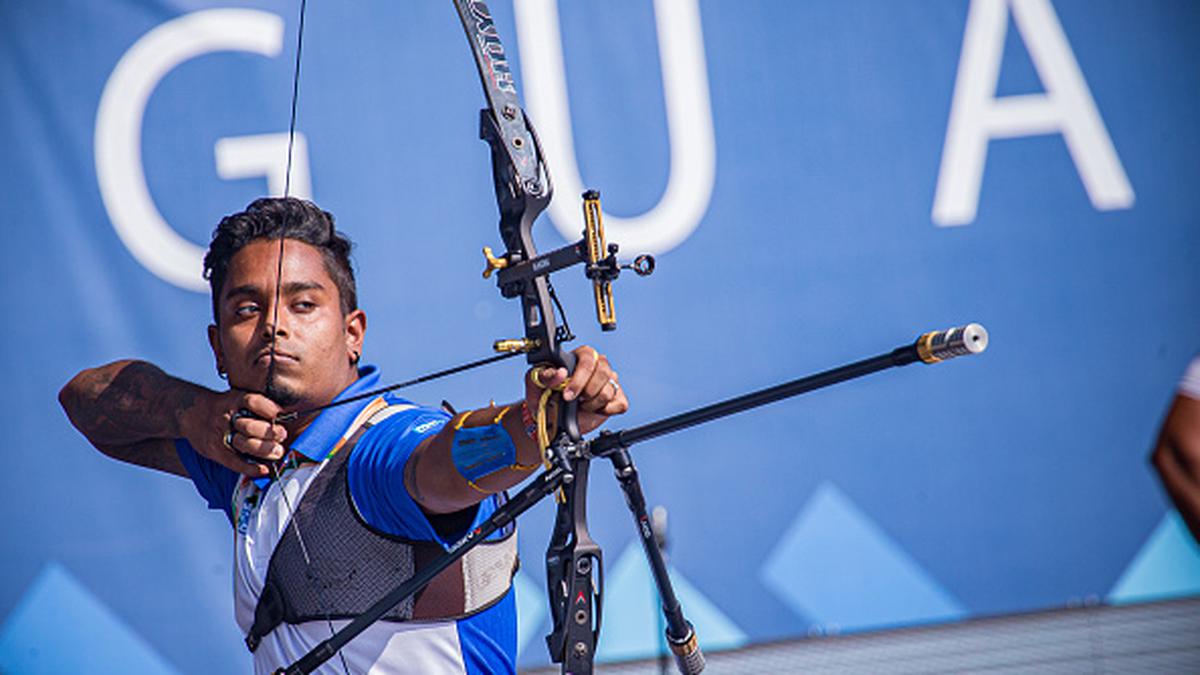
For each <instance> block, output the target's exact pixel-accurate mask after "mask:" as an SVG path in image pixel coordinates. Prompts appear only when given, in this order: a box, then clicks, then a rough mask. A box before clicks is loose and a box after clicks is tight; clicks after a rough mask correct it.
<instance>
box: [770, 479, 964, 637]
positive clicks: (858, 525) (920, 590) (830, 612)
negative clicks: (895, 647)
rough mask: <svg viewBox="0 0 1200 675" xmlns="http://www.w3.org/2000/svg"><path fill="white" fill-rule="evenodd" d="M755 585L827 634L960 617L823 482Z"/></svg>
mask: <svg viewBox="0 0 1200 675" xmlns="http://www.w3.org/2000/svg"><path fill="white" fill-rule="evenodd" d="M762 580H763V582H764V583H765V584H766V585H767V586H768V587H769V588H771V589H773V590H774V591H775V592H776V593H778V594H779V597H780V598H781V599H782V600H783V601H784V602H785V603H786V604H787V605H788V606H789V607H790V608H791V609H792V610H793V611H795V612H796V613H797V614H799V615H800V616H803V617H806V618H807V619H809V620H810V621H812V622H813V623H814V625H813V626H812V628H815V629H820V630H824V631H827V632H840V631H856V630H864V629H867V628H881V627H885V626H896V625H904V624H913V623H928V622H933V621H948V620H953V619H958V618H961V617H963V616H964V615H965V613H966V612H965V610H964V609H963V607H962V606H961V605H960V604H959V602H958V601H957V600H956V599H955V598H954V597H953V596H952V595H951V594H950V593H949V592H947V591H946V589H944V588H943V587H942V586H941V584H939V583H938V582H937V580H936V579H934V578H933V577H932V576H930V575H929V574H928V573H927V572H926V571H925V570H924V569H922V568H921V566H920V565H919V564H918V563H917V561H915V560H913V558H912V556H910V555H909V554H908V553H906V552H905V551H904V550H903V549H902V548H901V547H900V546H899V545H898V544H897V543H896V542H894V541H893V540H892V539H891V538H890V537H889V536H888V535H887V533H886V532H884V531H883V530H882V529H881V528H880V527H879V526H878V525H876V524H875V523H874V522H873V521H872V520H871V519H870V518H869V517H868V516H867V515H866V514H865V513H863V512H862V511H860V510H859V509H858V507H856V506H855V505H854V503H853V502H852V501H851V500H850V499H849V498H848V497H847V496H846V495H845V494H843V493H842V492H841V491H840V490H838V489H837V488H836V487H835V486H834V485H833V484H832V483H828V482H827V483H823V484H821V485H820V486H819V487H818V488H817V490H816V491H815V492H814V494H813V496H812V497H811V498H810V499H809V501H808V503H806V504H805V505H804V508H803V509H802V510H801V511H800V514H799V515H798V516H797V517H796V519H795V521H793V522H792V524H791V526H790V527H789V528H788V530H787V532H786V533H784V535H783V537H782V539H781V540H780V542H779V544H778V545H777V546H776V547H775V549H774V550H773V551H772V552H771V555H770V556H769V557H768V558H767V562H766V564H765V565H764V566H763V568H762Z"/></svg>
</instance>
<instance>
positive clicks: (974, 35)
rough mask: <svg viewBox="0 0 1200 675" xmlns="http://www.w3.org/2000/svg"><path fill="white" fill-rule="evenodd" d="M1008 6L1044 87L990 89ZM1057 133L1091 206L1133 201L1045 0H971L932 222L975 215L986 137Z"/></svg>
mask: <svg viewBox="0 0 1200 675" xmlns="http://www.w3.org/2000/svg"><path fill="white" fill-rule="evenodd" d="M1009 7H1011V8H1012V15H1013V19H1014V21H1015V23H1016V26H1017V30H1018V32H1019V33H1020V35H1021V39H1022V41H1024V43H1025V46H1026V48H1027V49H1028V50H1029V56H1030V57H1031V59H1032V60H1033V65H1034V67H1035V68H1036V70H1037V74H1038V77H1039V78H1040V79H1041V82H1042V87H1043V89H1044V90H1045V93H1044V94H1027V95H1021V96H1005V97H1002V98H997V97H996V95H995V94H996V84H997V82H998V80H999V78H1000V62H1001V59H1002V57H1003V50H1004V35H1005V32H1006V30H1007V27H1008V8H1009ZM1056 133H1059V134H1062V136H1063V140H1064V141H1065V142H1066V144H1067V150H1068V151H1069V152H1070V153H1071V159H1072V161H1073V162H1074V163H1075V168H1076V170H1077V171H1078V172H1079V177H1080V180H1082V181H1083V185H1084V188H1085V189H1086V190H1087V194H1088V198H1089V199H1090V200H1091V202H1092V205H1093V206H1094V207H1096V209H1098V210H1101V211H1108V210H1113V209H1127V208H1130V207H1131V206H1133V200H1134V194H1133V186H1131V185H1130V184H1129V179H1128V178H1127V177H1126V175H1125V170H1124V169H1123V168H1122V167H1121V160H1120V159H1119V158H1118V157H1117V151H1116V149H1115V148H1114V147H1113V142H1112V139H1111V138H1110V137H1109V135H1108V131H1107V130H1106V129H1105V127H1104V121H1103V120H1102V119H1101V118H1100V111H1099V110H1098V109H1097V108H1096V102H1095V101H1094V100H1093V99H1092V95H1091V92H1090V91H1089V90H1088V86H1087V83H1086V82H1085V81H1084V79H1083V73H1082V72H1081V71H1080V69H1079V64H1078V63H1077V62H1076V61H1075V55H1074V54H1073V53H1072V51H1071V46H1070V44H1069V43H1068V42H1067V37H1066V34H1065V33H1063V29H1062V25H1061V24H1060V23H1059V21H1058V17H1057V16H1056V15H1055V13H1054V8H1053V7H1052V6H1051V5H1050V1H1049V0H972V1H971V7H970V10H969V11H968V14H967V27H966V30H965V32H964V35H963V47H962V55H961V56H960V58H959V63H958V76H957V80H956V81H955V84H954V100H953V103H952V104H951V107H950V121H949V123H948V124H947V127H946V141H945V145H944V147H943V149H942V165H941V169H940V171H939V172H938V182H937V192H936V194H935V196H934V202H933V222H934V223H936V224H937V225H939V226H950V225H967V224H970V223H971V222H972V221H973V220H975V214H976V211H977V209H978V207H979V190H980V185H981V184H982V182H983V169H984V164H985V162H986V160H987V148H988V142H989V141H991V140H992V139H994V138H1017V137H1021V136H1036V135H1042V134H1056Z"/></svg>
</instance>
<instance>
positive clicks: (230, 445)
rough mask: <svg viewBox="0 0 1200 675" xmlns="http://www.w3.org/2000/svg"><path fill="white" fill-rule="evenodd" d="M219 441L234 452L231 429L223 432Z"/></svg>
mask: <svg viewBox="0 0 1200 675" xmlns="http://www.w3.org/2000/svg"><path fill="white" fill-rule="evenodd" d="M221 442H222V443H224V444H225V447H227V448H229V449H230V450H234V451H235V452H236V451H237V450H236V448H234V447H233V429H230V430H229V431H226V432H225V435H224V436H222V437H221Z"/></svg>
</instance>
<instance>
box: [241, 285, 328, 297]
mask: <svg viewBox="0 0 1200 675" xmlns="http://www.w3.org/2000/svg"><path fill="white" fill-rule="evenodd" d="M323 290H325V285H324V284H322V283H320V282H317V281H289V282H288V283H286V284H284V285H283V288H282V289H280V292H281V293H283V294H284V295H292V294H295V293H301V292H304V291H323ZM274 293H275V291H274V289H272V290H271V292H270V294H271V295H274ZM261 295H263V289H261V288H259V287H258V286H255V285H254V284H243V285H241V286H236V287H234V288H231V289H229V291H228V292H226V293H225V299H226V300H232V299H233V298H240V297H250V298H254V297H259V296H261Z"/></svg>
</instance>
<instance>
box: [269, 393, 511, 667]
mask: <svg viewBox="0 0 1200 675" xmlns="http://www.w3.org/2000/svg"><path fill="white" fill-rule="evenodd" d="M388 412H389V410H388V409H384V410H383V411H381V413H378V414H376V415H375V416H373V417H372V421H378V420H380V419H381V418H382V417H385V416H386V415H387V414H388ZM370 424H371V423H370V422H368V423H367V424H364V425H363V426H362V427H360V428H359V429H358V430H357V431H355V432H354V434H353V435H352V436H351V437H350V439H349V440H348V441H347V442H346V444H345V445H344V446H343V447H342V448H341V450H340V451H338V452H337V453H335V454H334V455H333V456H332V457H330V458H329V459H328V460H327V461H326V462H325V464H324V466H322V467H321V468H320V469H318V471H317V475H316V476H315V477H313V478H312V480H311V482H310V483H309V486H308V489H307V490H305V492H304V496H303V497H302V498H301V499H300V501H299V503H298V504H296V507H295V512H294V513H293V514H292V520H293V521H294V523H295V524H298V525H299V529H300V534H299V536H297V534H296V527H295V526H294V524H292V523H289V524H288V525H287V527H286V529H285V531H284V533H283V535H282V537H281V538H280V540H279V543H278V544H276V546H275V551H274V552H273V553H272V554H271V562H270V565H269V566H268V567H267V578H266V581H265V584H264V586H263V591H262V595H260V596H259V598H258V605H257V606H256V607H255V608H254V625H253V626H251V628H250V632H249V633H248V634H247V635H246V646H247V647H249V648H250V651H254V650H255V649H257V648H258V645H259V643H260V642H261V641H262V638H263V637H264V636H266V635H267V634H268V633H270V632H271V631H272V630H274V629H275V627H276V626H278V625H279V624H280V623H283V622H285V621H286V622H287V623H290V624H298V623H304V622H306V621H314V620H321V621H324V620H326V618H328V619H350V618H353V617H356V616H358V615H359V614H362V613H363V612H364V611H366V610H367V609H368V608H369V607H370V606H371V605H372V604H374V603H375V602H376V601H378V600H379V599H380V598H382V597H383V596H384V595H386V594H387V593H388V592H389V591H391V590H392V589H393V588H395V587H396V586H398V585H400V584H401V583H402V582H403V581H404V580H405V579H408V578H409V577H411V576H412V575H413V573H414V572H415V571H416V570H419V569H421V568H422V567H424V566H425V565H426V564H428V563H429V561H431V560H433V559H434V558H436V557H437V556H438V555H441V554H442V553H443V552H444V549H443V548H442V546H441V545H440V544H437V543H434V542H428V541H410V540H407V539H402V538H400V537H396V536H393V535H390V534H387V533H384V532H381V531H380V530H377V529H375V528H373V527H371V526H370V525H368V524H367V523H366V521H365V520H363V518H362V516H361V515H360V514H359V512H358V509H357V508H356V507H355V506H354V502H353V500H352V499H351V497H350V484H349V481H348V480H347V464H348V460H349V458H350V455H351V453H352V452H354V446H355V444H356V443H357V442H358V439H359V438H360V437H361V436H362V434H363V433H364V432H365V431H366V430H367V428H369V426H370ZM396 489H398V490H403V489H404V487H403V486H400V485H397V486H396ZM497 498H498V499H502V498H503V496H502V495H498V496H497ZM515 531H516V528H515V526H514V525H513V524H511V523H510V524H509V525H508V526H507V527H505V528H504V529H503V530H502V531H501V532H500V534H499V536H500V538H499V539H496V540H489V541H486V542H484V543H482V544H480V545H478V546H476V547H475V548H474V549H472V550H471V551H470V552H468V553H467V555H466V556H464V557H463V558H462V559H460V560H459V561H458V562H457V563H456V564H454V565H451V566H450V567H448V568H447V569H445V570H443V571H442V572H441V573H440V574H438V575H437V576H436V577H434V580H433V581H432V582H431V583H430V584H429V585H428V586H426V587H425V588H423V589H422V590H420V591H419V592H417V593H416V594H415V595H413V596H410V597H409V598H407V599H406V600H404V601H403V602H401V603H400V604H398V605H396V606H395V607H393V608H392V609H391V611H389V612H388V613H387V614H385V615H384V617H383V619H384V620H386V621H442V620H448V619H461V618H464V617H468V616H471V615H474V614H477V613H479V612H481V611H483V610H485V609H487V608H488V607H491V606H492V605H494V604H495V603H496V602H498V601H499V600H500V599H501V598H503V597H504V595H505V593H507V592H508V590H509V588H511V586H512V579H513V576H514V575H515V574H516V571H517V538H516V536H514V534H515Z"/></svg>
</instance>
